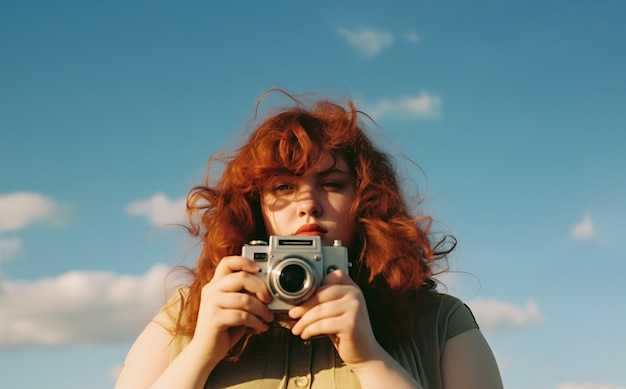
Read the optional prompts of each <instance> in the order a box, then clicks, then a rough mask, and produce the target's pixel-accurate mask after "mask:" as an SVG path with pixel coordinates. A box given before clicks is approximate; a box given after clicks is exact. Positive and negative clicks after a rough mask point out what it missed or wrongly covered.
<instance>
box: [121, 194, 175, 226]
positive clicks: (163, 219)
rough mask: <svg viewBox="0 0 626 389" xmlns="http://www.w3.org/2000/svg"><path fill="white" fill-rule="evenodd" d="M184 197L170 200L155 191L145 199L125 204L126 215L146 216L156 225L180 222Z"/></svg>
mask: <svg viewBox="0 0 626 389" xmlns="http://www.w3.org/2000/svg"><path fill="white" fill-rule="evenodd" d="M185 203H186V199H185V198H181V199H178V200H170V199H169V198H168V197H167V196H165V195H164V194H162V193H156V194H154V195H153V196H152V197H150V198H149V199H147V200H140V201H136V202H134V203H131V204H129V205H128V206H126V213H127V214H128V215H133V216H136V215H142V216H146V217H147V218H148V220H149V221H150V222H151V223H152V224H154V225H157V226H162V225H165V224H176V223H182V222H183V221H184V218H185Z"/></svg>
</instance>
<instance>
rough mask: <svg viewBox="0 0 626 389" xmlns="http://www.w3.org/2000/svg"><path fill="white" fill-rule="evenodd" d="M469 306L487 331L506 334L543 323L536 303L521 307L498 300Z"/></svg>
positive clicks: (477, 302)
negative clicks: (506, 332)
mask: <svg viewBox="0 0 626 389" xmlns="http://www.w3.org/2000/svg"><path fill="white" fill-rule="evenodd" d="M468 305H469V306H470V308H471V309H472V312H474V315H475V316H476V320H477V321H478V324H479V325H480V327H481V328H482V329H483V330H485V331H493V332H504V331H508V330H512V329H516V328H521V327H527V326H531V325H535V324H538V323H540V322H541V321H542V315H541V312H540V310H539V306H538V305H537V303H536V302H534V301H529V302H527V303H526V305H525V306H521V307H520V306H517V305H514V304H511V303H507V302H503V301H497V300H475V301H472V302H470V303H469V304H468Z"/></svg>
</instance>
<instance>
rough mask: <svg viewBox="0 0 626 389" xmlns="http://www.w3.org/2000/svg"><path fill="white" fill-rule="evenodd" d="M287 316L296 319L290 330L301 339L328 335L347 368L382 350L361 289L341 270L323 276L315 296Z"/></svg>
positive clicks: (291, 310)
mask: <svg viewBox="0 0 626 389" xmlns="http://www.w3.org/2000/svg"><path fill="white" fill-rule="evenodd" d="M289 316H290V317H291V318H292V319H299V320H298V321H297V322H296V324H295V325H294V326H293V328H292V329H291V331H292V333H293V334H294V335H296V336H300V337H301V338H302V339H310V338H312V337H315V336H319V335H328V336H329V337H330V339H331V341H332V342H333V344H334V345H335V348H336V349H337V352H338V353H339V356H340V357H341V359H342V360H343V361H344V362H345V363H347V364H348V365H350V366H356V365H358V364H361V363H363V362H368V361H370V360H372V359H375V358H377V357H379V355H380V353H381V351H382V348H381V346H380V345H379V344H378V342H377V341H376V338H375V337H374V332H373V331H372V327H371V324H370V320H369V315H368V313H367V306H366V303H365V298H364V297H363V293H362V292H361V289H359V287H358V286H357V285H356V284H355V283H354V282H353V281H352V279H350V277H349V276H348V275H347V274H345V273H343V272H342V271H340V270H336V271H334V272H332V273H331V274H329V275H328V276H326V278H325V279H324V282H323V285H322V286H321V287H320V288H319V289H318V290H317V292H316V293H315V295H314V296H313V297H311V298H310V299H308V300H307V301H305V302H304V303H302V304H301V305H299V306H296V307H293V308H291V309H290V310H289Z"/></svg>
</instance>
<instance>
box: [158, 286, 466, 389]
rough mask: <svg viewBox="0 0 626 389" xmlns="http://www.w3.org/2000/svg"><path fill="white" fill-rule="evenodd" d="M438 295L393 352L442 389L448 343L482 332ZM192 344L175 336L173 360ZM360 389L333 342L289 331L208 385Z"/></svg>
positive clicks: (427, 384) (429, 385)
mask: <svg viewBox="0 0 626 389" xmlns="http://www.w3.org/2000/svg"><path fill="white" fill-rule="evenodd" d="M437 297H438V298H437V299H436V302H437V304H435V305H434V306H432V307H431V308H430V309H428V310H427V311H426V312H424V314H423V315H420V318H419V322H418V323H417V326H416V330H415V333H414V334H413V336H412V337H411V338H409V339H407V340H405V341H403V342H402V343H400V344H398V345H396V346H395V347H394V348H393V349H391V350H389V352H390V354H391V356H392V357H393V358H394V359H395V360H397V361H398V362H399V363H400V364H401V365H402V366H403V367H404V368H405V369H406V370H407V371H408V372H409V373H410V374H411V375H412V376H413V377H414V378H415V379H416V380H417V381H418V382H420V383H421V384H422V386H423V387H424V388H425V389H440V388H442V382H441V366H440V360H441V353H442V351H443V346H444V344H445V342H446V341H447V340H448V339H450V338H452V337H454V336H457V335H459V334H461V333H463V332H465V331H468V330H471V329H474V328H478V325H477V324H476V321H475V320H474V316H473V315H472V313H471V311H470V310H469V308H468V307H467V306H466V305H465V304H463V302H461V301H460V300H459V299H457V298H455V297H452V296H449V295H446V294H439V295H437ZM178 300H179V301H180V298H179V299H178ZM167 309H168V311H170V310H176V309H180V305H179V304H174V305H170V304H168V308H167ZM170 312H172V311H170ZM174 312H175V311H174ZM190 340H191V338H190V337H186V336H176V337H175V338H174V341H173V343H172V349H171V354H170V361H172V360H174V358H176V356H177V355H178V354H180V352H181V351H182V350H183V349H184V348H185V347H186V346H187V345H188V344H189V342H190ZM255 351H256V350H255ZM360 387H361V385H360V384H359V380H358V378H357V376H356V374H354V373H353V372H352V370H351V369H350V368H349V367H348V366H347V365H346V364H345V363H344V362H343V361H342V360H341V358H340V357H339V355H338V354H337V351H336V350H335V348H334V346H333V345H332V343H331V342H330V340H329V339H328V338H320V339H314V340H312V341H302V340H301V339H300V338H298V337H295V336H293V335H291V333H290V332H289V331H288V330H284V329H279V330H277V331H274V333H273V335H272V337H271V339H270V340H268V341H267V343H266V344H265V346H264V347H262V348H261V352H251V353H244V354H243V355H242V357H241V359H239V360H238V361H237V362H230V361H227V360H223V361H222V362H220V363H219V364H218V365H217V367H216V368H215V369H214V370H213V372H212V373H211V375H210V377H209V379H208V381H207V383H206V385H205V388H231V389H253V388H254V389H277V388H279V389H301V388H310V389H329V388H342V389H343V388H360Z"/></svg>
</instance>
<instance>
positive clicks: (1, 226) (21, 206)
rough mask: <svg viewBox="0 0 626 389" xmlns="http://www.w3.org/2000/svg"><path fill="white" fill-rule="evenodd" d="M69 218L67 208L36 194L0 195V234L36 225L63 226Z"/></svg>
mask: <svg viewBox="0 0 626 389" xmlns="http://www.w3.org/2000/svg"><path fill="white" fill-rule="evenodd" d="M69 216H70V209H69V207H68V206H64V205H60V204H57V203H56V202H55V201H54V200H52V199H49V198H47V197H45V196H43V195H41V194H38V193H32V192H16V193H11V194H5V195H0V232H1V231H18V230H21V229H23V228H25V227H27V226H29V225H32V224H36V223H43V224H50V225H54V226H64V225H66V224H67V223H68V222H69Z"/></svg>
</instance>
